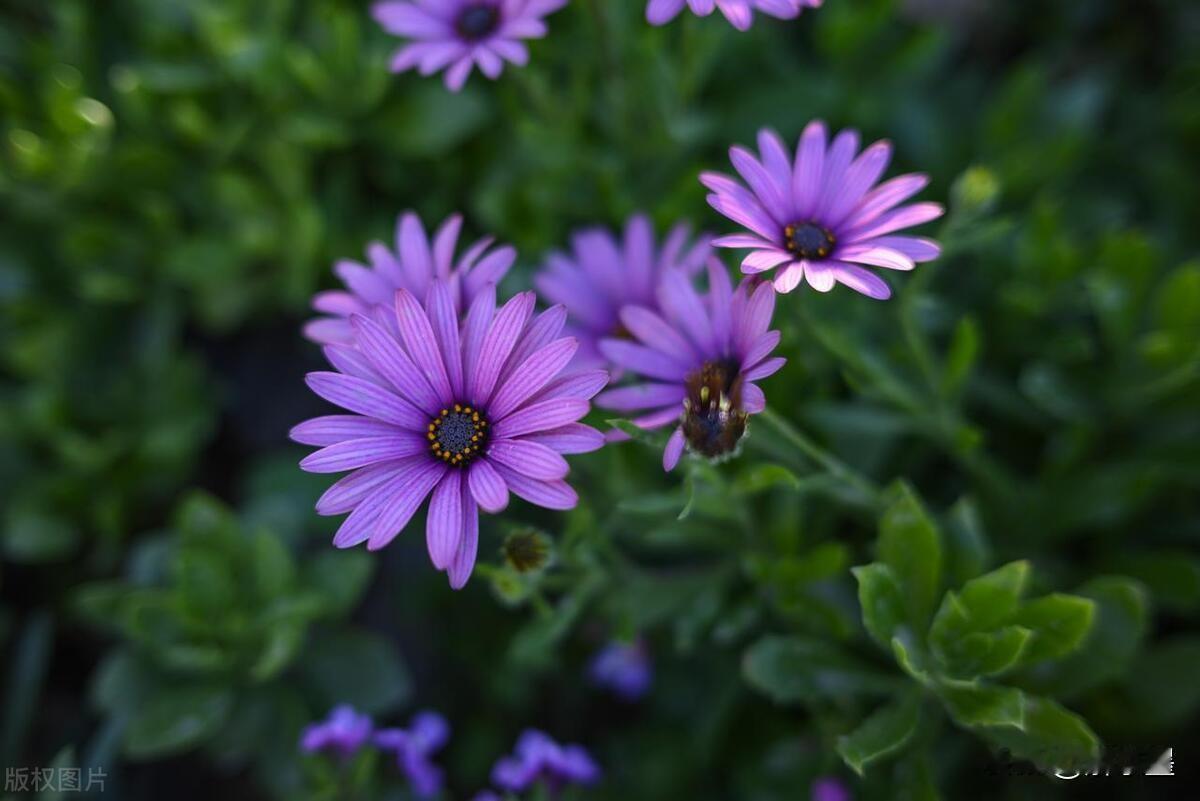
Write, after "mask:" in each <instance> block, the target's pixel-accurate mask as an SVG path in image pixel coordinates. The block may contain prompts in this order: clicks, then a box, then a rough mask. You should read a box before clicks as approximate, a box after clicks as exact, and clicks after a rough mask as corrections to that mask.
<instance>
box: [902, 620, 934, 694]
mask: <svg viewBox="0 0 1200 801" xmlns="http://www.w3.org/2000/svg"><path fill="white" fill-rule="evenodd" d="M892 655H893V656H894V657H895V658H896V664H898V665H899V666H900V669H901V670H903V671H904V672H905V673H907V674H908V675H909V676H911V677H912V678H914V679H916V680H917V681H918V682H920V683H921V684H923V685H925V686H926V687H932V686H933V683H934V678H933V676H934V669H933V664H932V662H931V660H930V658H929V654H928V653H927V652H926V651H925V649H924V648H923V647H922V646H921V645H920V644H919V643H917V641H916V638H914V637H913V634H912V631H911V630H909V629H908V627H907V626H903V627H901V628H900V629H899V630H898V631H897V632H896V636H894V637H892Z"/></svg>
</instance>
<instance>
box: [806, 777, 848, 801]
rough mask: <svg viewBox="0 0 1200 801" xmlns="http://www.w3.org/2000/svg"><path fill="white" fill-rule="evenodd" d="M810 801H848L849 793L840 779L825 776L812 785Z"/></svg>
mask: <svg viewBox="0 0 1200 801" xmlns="http://www.w3.org/2000/svg"><path fill="white" fill-rule="evenodd" d="M812 801H850V791H849V790H847V789H846V785H845V784H843V783H842V781H841V780H840V779H835V778H833V777H832V776H825V777H822V778H820V779H817V780H816V781H814V782H813V783H812Z"/></svg>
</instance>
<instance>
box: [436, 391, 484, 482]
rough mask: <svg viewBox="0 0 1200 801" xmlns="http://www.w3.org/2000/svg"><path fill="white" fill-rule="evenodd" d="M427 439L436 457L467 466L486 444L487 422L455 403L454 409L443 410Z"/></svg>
mask: <svg viewBox="0 0 1200 801" xmlns="http://www.w3.org/2000/svg"><path fill="white" fill-rule="evenodd" d="M426 436H427V437H428V438H429V449H430V451H432V452H433V455H434V457H435V458H437V459H441V460H442V461H443V462H445V463H446V464H449V465H452V466H455V467H464V466H466V465H468V464H470V463H471V461H472V460H473V459H474V458H475V457H476V456H479V455H480V454H481V453H482V452H483V448H484V446H485V445H487V420H485V419H484V417H483V415H481V414H480V413H479V412H478V411H476V410H475V409H472V408H471V407H470V406H464V405H463V404H461V403H456V404H454V407H453V408H450V409H442V413H441V414H439V415H438V416H437V417H435V418H434V419H433V422H432V423H430V424H429V433H428V434H427V435H426Z"/></svg>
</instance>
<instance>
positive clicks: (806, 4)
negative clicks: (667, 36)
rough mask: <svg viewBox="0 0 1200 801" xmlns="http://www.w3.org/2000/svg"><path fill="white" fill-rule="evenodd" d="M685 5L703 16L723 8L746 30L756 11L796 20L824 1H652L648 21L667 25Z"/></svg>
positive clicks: (648, 5)
mask: <svg viewBox="0 0 1200 801" xmlns="http://www.w3.org/2000/svg"><path fill="white" fill-rule="evenodd" d="M685 2H686V4H687V6H688V7H689V8H691V10H692V13H693V14H698V15H699V16H701V17H707V16H708V15H709V14H711V13H713V11H714V10H716V9H720V11H721V13H722V14H724V15H725V19H727V20H729V22H730V23H731V24H732V25H733V27H735V28H737V29H738V30H739V31H745V30H749V28H750V24H751V23H752V22H753V21H754V12H755V10H758V11H761V12H763V13H764V14H770V15H771V16H773V17H778V18H779V19H794V18H795V17H796V16H798V15H799V14H800V12H801V11H803V10H804V9H806V8H819V7H820V5H821V3H823V2H824V0H650V2H649V3H648V4H647V6H646V19H648V20H649V21H650V24H652V25H665V24H666V23H668V22H670V21H671V20H673V19H675V17H677V16H678V15H679V12H680V11H683V7H684V4H685Z"/></svg>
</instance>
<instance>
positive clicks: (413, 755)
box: [375, 711, 450, 798]
mask: <svg viewBox="0 0 1200 801" xmlns="http://www.w3.org/2000/svg"><path fill="white" fill-rule="evenodd" d="M449 738H450V726H449V724H447V723H446V719H445V718H443V717H442V716H441V715H439V714H438V713H436V712H429V711H426V712H419V713H417V714H416V715H415V716H414V717H413V719H412V721H411V722H410V723H409V726H408V728H407V729H382V730H380V731H379V732H377V733H376V734H375V745H376V746H377V747H378V748H379V749H380V750H383V751H391V752H393V753H395V755H396V764H397V765H398V767H399V768H400V771H401V772H402V773H403V774H404V776H405V777H406V778H407V779H408V781H409V783H410V784H411V785H412V788H413V793H414V794H415V795H416V796H417V797H418V798H430V797H432V796H435V795H437V794H438V792H439V791H440V790H441V789H442V769H441V768H439V767H438V766H437V765H435V764H434V763H433V759H432V755H433V754H434V752H436V751H439V750H441V748H442V746H444V745H445V744H446V741H447V740H448V739H449Z"/></svg>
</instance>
